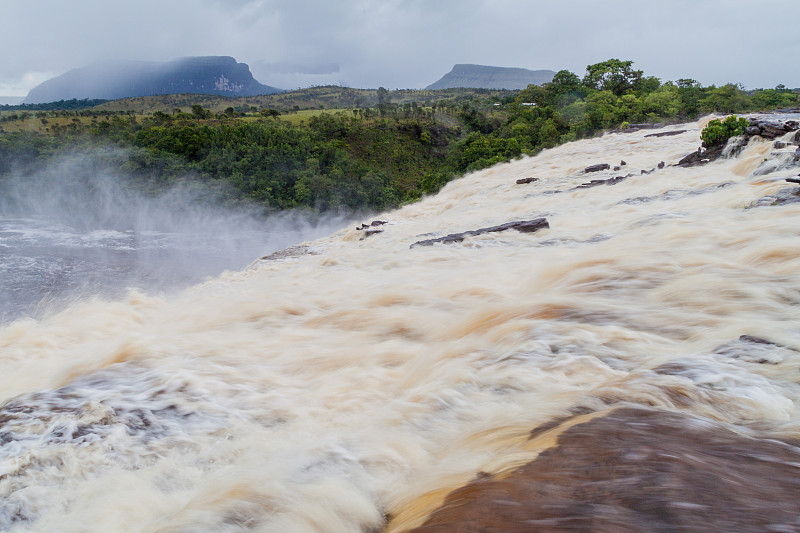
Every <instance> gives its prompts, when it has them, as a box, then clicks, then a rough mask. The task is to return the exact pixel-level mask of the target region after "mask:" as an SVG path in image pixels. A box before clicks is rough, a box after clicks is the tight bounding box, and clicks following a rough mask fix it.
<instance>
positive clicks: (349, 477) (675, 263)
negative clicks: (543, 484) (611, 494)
mask: <svg viewBox="0 0 800 533" xmlns="http://www.w3.org/2000/svg"><path fill="white" fill-rule="evenodd" d="M707 120H708V119H706V120H703V121H701V122H699V123H694V124H689V125H681V126H675V127H671V128H669V129H676V130H677V129H687V130H688V131H687V132H685V133H682V134H680V135H676V136H672V137H660V138H659V137H649V138H648V137H645V135H646V134H648V133H652V131H642V132H638V133H632V134H612V135H606V136H604V137H602V138H598V139H591V140H585V141H580V142H575V143H570V144H567V145H564V146H561V147H558V148H555V149H552V150H548V151H545V152H543V153H542V154H540V155H539V156H537V157H535V158H526V159H522V160H519V161H515V162H512V163H509V164H505V165H500V166H497V167H494V168H492V169H488V170H485V171H482V172H478V173H474V174H470V175H468V176H466V177H464V178H462V179H459V180H456V181H454V182H452V183H450V184H449V185H448V186H447V187H446V188H445V189H444V190H443V191H442V192H441V193H440V194H438V195H437V196H434V197H431V198H427V199H425V200H423V201H421V202H419V203H417V204H414V205H411V206H407V207H405V208H403V209H400V210H398V211H394V212H390V213H384V214H382V215H380V216H379V217H378V218H381V219H382V220H385V221H387V222H388V223H387V224H386V225H384V226H381V229H383V230H384V231H383V232H382V233H379V234H376V235H373V236H370V237H368V238H366V239H363V240H362V239H361V237H362V236H363V232H361V231H357V230H355V228H353V227H351V228H350V229H348V230H345V231H342V232H339V233H337V234H334V235H332V236H330V237H328V238H324V239H321V240H317V241H314V242H310V243H306V247H304V248H302V249H300V251H305V252H306V253H301V254H294V255H293V254H287V257H283V258H279V259H276V260H272V261H262V262H258V263H256V264H255V265H253V266H252V268H250V269H248V270H244V271H241V272H229V273H226V274H224V275H223V276H221V277H219V278H217V279H214V280H212V281H209V282H206V283H204V284H202V285H198V286H195V287H193V288H191V289H189V290H187V291H185V292H183V293H181V294H179V295H176V296H172V297H169V298H167V299H164V298H157V297H152V296H145V295H142V294H140V293H132V294H131V295H130V296H129V297H128V298H127V299H124V300H118V301H110V302H109V301H102V300H92V301H87V302H84V303H79V304H76V305H74V306H72V307H71V308H70V309H68V310H66V311H64V312H62V313H60V314H58V315H55V316H52V317H49V318H47V319H45V320H42V321H38V322H37V321H33V320H20V321H17V322H14V323H12V324H9V325H6V326H5V327H4V329H2V330H0V391H2V394H3V401H5V402H6V403H5V404H4V406H3V407H2V409H0V424H1V425H2V426H1V427H0V495H2V501H0V529H3V530H10V531H63V532H84V531H97V532H106V531H120V532H125V531H131V532H133V531H135V532H189V531H215V532H217V531H231V532H233V531H297V532H305V531H308V532H311V531H329V532H340V531H341V532H358V531H367V530H376V531H379V530H382V529H383V528H385V527H386V526H387V524H386V520H387V517H397V516H402V517H403V520H399V519H398V520H395V521H394V522H391V523H389V525H388V527H389V530H398V529H402V528H404V527H408V526H410V525H416V524H418V523H419V519H420V518H424V515H420V516H416V515H415V513H414V508H415V506H416V505H419V502H420V501H421V500H424V499H426V498H427V499H432V500H436V499H437V498H439V500H440V499H441V496H443V494H444V493H445V492H446V491H448V490H450V489H452V488H454V487H457V486H459V485H460V484H463V483H464V482H466V481H467V480H469V479H471V478H473V477H474V476H475V474H476V473H477V472H479V471H486V472H497V471H501V470H503V469H506V468H508V467H509V466H512V465H515V464H519V463H520V462H524V461H527V460H530V459H531V458H533V457H535V455H536V453H537V452H538V450H537V449H535V448H532V447H531V446H530V445H526V442H527V436H528V433H529V432H530V430H531V429H532V428H534V427H536V426H538V425H540V424H542V423H544V422H547V421H548V420H551V419H553V418H554V417H558V416H563V415H564V414H566V413H568V411H569V409H570V408H574V407H584V408H588V409H589V410H599V409H603V408H605V407H607V406H613V405H621V404H638V405H647V406H656V407H660V408H664V409H668V410H678V411H685V412H690V413H694V414H696V415H700V416H705V417H708V418H710V419H713V420H717V421H721V422H724V423H730V424H736V425H738V426H739V430H740V431H747V429H746V428H747V427H749V426H756V425H757V426H758V427H759V428H762V429H763V428H768V429H769V430H770V431H773V432H775V434H776V435H782V436H792V437H800V416H798V411H797V409H796V403H797V401H798V400H800V353H799V352H798V351H797V349H800V331H798V329H797V327H796V324H797V320H798V318H800V305H798V304H800V278H798V276H797V275H796V273H797V272H798V271H799V270H800V231H798V227H800V204H790V205H782V206H771V205H763V206H760V207H752V206H754V205H755V204H756V203H757V202H758V201H759V200H760V199H762V198H764V197H766V196H769V195H773V194H775V193H777V192H778V191H779V190H781V189H784V188H787V186H788V187H791V186H792V185H791V184H787V183H785V181H784V180H785V178H786V177H790V176H794V175H796V173H797V168H796V167H795V168H792V167H791V166H788V165H787V164H785V161H784V163H781V164H775V163H774V160H775V159H776V158H781V160H782V161H783V160H784V159H786V157H785V156H784V155H781V154H774V153H773V152H775V150H774V149H773V148H772V143H771V142H767V141H752V142H751V144H750V145H749V146H748V147H747V148H746V149H745V150H744V152H743V153H741V154H740V155H739V156H738V157H736V158H733V159H726V160H721V161H718V162H715V163H711V164H709V165H707V166H702V167H696V168H689V169H686V168H678V167H672V166H670V165H673V164H674V163H677V161H678V160H679V159H680V158H681V157H683V156H684V155H686V154H687V153H689V152H691V151H693V150H695V149H696V148H697V147H698V146H699V144H700V140H699V134H700V130H701V128H702V126H704V124H705V123H706V122H707ZM621 160H624V161H625V162H626V165H625V166H623V167H622V168H621V170H619V171H616V172H615V171H607V172H601V173H593V174H588V175H584V174H583V169H584V167H586V166H588V165H591V164H595V163H603V162H606V163H609V164H611V165H615V164H619V163H620V161H621ZM661 161H664V162H665V163H666V166H665V168H663V169H658V168H656V166H657V164H658V163H659V162H661ZM651 169H654V171H653V172H652V173H649V174H642V173H641V170H647V171H649V170H651ZM625 174H631V175H630V177H628V178H627V179H626V180H624V181H622V182H620V183H617V184H614V185H602V186H598V187H592V188H582V189H576V187H577V186H578V185H580V184H582V183H586V182H588V181H589V180H590V179H606V178H610V177H613V176H619V175H625ZM525 177H538V178H539V181H538V182H535V183H530V184H526V185H517V184H516V183H515V181H516V180H517V179H519V178H525ZM762 203H765V202H762ZM767 203H768V202H767ZM542 216H544V217H546V218H547V220H548V222H549V225H550V227H549V229H544V230H540V231H538V232H536V233H520V232H516V231H513V230H510V231H506V232H501V233H488V234H484V235H479V236H473V237H467V238H466V239H465V240H464V241H463V242H461V243H451V244H436V245H434V246H430V247H414V248H410V245H411V244H412V243H414V242H416V241H419V240H422V239H428V238H432V237H438V236H444V235H447V234H450V233H456V232H461V231H466V230H471V229H476V228H482V227H488V226H493V225H497V224H502V223H505V222H509V221H513V220H528V219H533V218H537V217H542ZM741 335H750V336H754V337H759V338H762V339H767V340H769V341H771V342H773V343H775V344H763V343H760V344H759V343H753V342H750V341H747V340H739V337H740V336H741ZM668 363H669V364H670V365H671V366H670V367H669V368H671V369H672V370H671V371H670V372H663V371H658V369H659V367H661V368H665V367H664V366H663V365H667V364H668ZM437 495H438V496H437ZM420 513H421V511H420Z"/></svg>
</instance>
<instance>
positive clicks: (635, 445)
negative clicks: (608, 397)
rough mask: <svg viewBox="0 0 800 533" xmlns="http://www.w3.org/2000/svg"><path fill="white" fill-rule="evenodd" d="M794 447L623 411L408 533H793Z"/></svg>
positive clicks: (472, 490)
mask: <svg viewBox="0 0 800 533" xmlns="http://www.w3.org/2000/svg"><path fill="white" fill-rule="evenodd" d="M765 437H767V436H765ZM797 444H798V443H795V442H784V441H781V440H779V439H776V438H753V437H750V436H745V435H743V434H740V433H737V432H736V431H734V430H733V428H731V427H729V426H725V425H722V424H719V423H717V422H714V421H712V420H709V419H701V418H697V417H694V416H689V415H684V414H681V413H676V412H667V411H659V410H651V409H643V408H633V407H631V408H621V409H617V410H614V411H612V412H611V413H610V414H608V415H606V416H603V417H600V418H595V419H592V420H590V421H588V422H585V423H581V424H577V425H575V426H573V427H572V428H569V429H567V430H566V431H564V433H562V434H561V435H560V436H559V437H558V443H557V445H556V446H555V447H553V448H550V449H547V450H545V451H544V452H542V453H541V454H540V455H539V457H537V458H536V460H534V461H532V462H530V463H528V464H526V465H524V466H522V467H520V468H517V469H516V470H514V471H512V472H510V473H508V474H505V475H501V476H485V475H484V476H481V477H477V478H475V479H474V480H473V481H471V482H470V483H469V484H467V485H465V486H463V487H461V488H459V489H456V490H454V491H452V492H451V493H450V494H449V495H448V496H447V497H446V499H445V502H444V504H443V505H442V506H441V507H440V508H439V509H437V510H436V511H434V512H433V513H432V514H431V515H430V516H429V517H428V519H427V520H426V522H425V523H424V524H423V525H422V526H420V527H418V528H415V529H413V530H411V531H413V532H414V533H445V532H478V531H487V532H490V531H491V532H500V531H503V532H523V531H524V532H529V531H548V532H556V531H563V532H567V531H569V532H587V533H588V532H596V531H602V532H604V533H616V532H632V531H653V532H677V531H692V532H697V533H712V532H714V533H716V532H719V531H737V532H744V531H748V532H749V531H797V525H798V523H800V508H798V505H797V501H798V497H800V450H799V449H798V448H797Z"/></svg>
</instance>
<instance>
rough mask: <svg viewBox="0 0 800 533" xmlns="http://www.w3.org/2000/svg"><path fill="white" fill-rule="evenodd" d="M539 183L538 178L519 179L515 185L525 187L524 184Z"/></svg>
mask: <svg viewBox="0 0 800 533" xmlns="http://www.w3.org/2000/svg"><path fill="white" fill-rule="evenodd" d="M534 181H539V178H520V179H518V180H517V185H525V184H526V183H533V182H534Z"/></svg>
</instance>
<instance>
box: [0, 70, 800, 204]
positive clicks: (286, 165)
mask: <svg viewBox="0 0 800 533" xmlns="http://www.w3.org/2000/svg"><path fill="white" fill-rule="evenodd" d="M798 96H799V95H798V92H797V91H795V90H790V89H787V88H785V87H783V86H781V85H779V86H777V87H776V88H774V89H759V90H756V91H744V90H743V89H742V88H741V87H740V86H737V85H735V84H728V85H724V86H721V87H716V86H710V87H703V86H702V85H701V84H699V83H698V82H696V81H694V80H691V79H680V80H677V81H675V82H664V83H662V82H661V81H660V80H659V79H657V78H655V77H652V76H646V75H644V73H643V72H642V71H640V70H636V69H634V68H633V63H632V62H631V61H621V60H618V59H610V60H608V61H604V62H601V63H597V64H594V65H589V66H588V67H587V69H586V72H585V74H584V76H583V77H580V76H578V75H576V74H574V73H572V72H569V71H565V70H562V71H560V72H558V73H556V74H555V76H554V77H553V80H552V81H551V82H550V83H546V84H544V85H542V86H538V85H529V86H528V87H527V88H525V89H523V90H521V91H493V90H464V89H449V90H444V91H411V90H408V91H387V90H386V89H383V88H379V89H377V90H361V89H350V88H342V87H322V88H313V89H308V90H303V91H295V92H290V93H282V94H278V95H269V96H258V97H250V98H248V99H236V98H232V99H225V98H222V97H218V96H214V97H192V96H190V95H164V96H156V97H149V98H148V99H126V100H119V101H112V102H105V103H102V104H100V105H97V106H95V107H89V108H84V109H73V110H67V109H64V110H54V109H50V110H41V111H32V110H31V111H28V110H19V109H6V110H5V111H2V112H0V128H2V133H0V179H3V177H4V176H5V177H6V178H8V177H9V176H11V175H24V176H35V175H37V171H38V170H40V169H42V168H43V167H45V166H46V165H47V164H48V163H49V162H50V161H53V160H54V159H55V158H57V157H59V156H63V155H66V154H91V155H92V157H93V158H95V160H96V161H97V165H99V166H100V167H104V168H108V169H112V170H113V171H114V172H115V173H116V174H118V175H119V176H120V178H119V179H120V180H121V181H120V186H130V187H135V188H137V189H139V190H142V191H147V192H150V193H153V194H155V193H158V192H159V191H161V190H164V189H165V188H167V187H170V186H172V185H174V184H175V183H178V182H180V181H184V180H189V181H193V182H198V183H204V184H207V185H210V186H214V187H220V186H224V189H225V190H226V191H227V192H226V197H227V199H228V201H231V202H256V203H258V204H260V205H262V206H264V208H266V209H271V210H275V209H294V208H306V209H314V210H319V211H326V210H336V209H349V210H378V209H386V208H391V207H395V206H398V205H400V204H402V203H405V202H412V201H414V200H416V199H418V198H420V197H421V196H422V195H424V194H430V193H434V192H436V191H438V190H439V188H441V187H442V186H443V185H444V184H446V183H447V182H448V181H449V180H451V179H453V178H454V177H456V176H459V175H462V174H463V173H465V172H469V171H472V170H478V169H481V168H485V167H487V166H491V165H493V164H496V163H498V162H501V161H507V160H509V159H512V158H516V157H520V156H522V155H525V154H535V153H537V152H539V151H541V150H543V149H546V148H550V147H554V146H556V145H558V144H561V143H565V142H569V141H572V140H576V139H580V138H585V137H591V136H594V135H599V134H602V133H603V132H604V131H608V130H611V129H614V128H625V127H627V126H628V125H629V124H635V123H648V122H649V123H653V122H678V121H683V120H691V119H694V118H696V117H697V116H698V115H701V114H708V113H720V114H729V113H742V112H748V111H767V110H773V109H780V108H792V107H798V106H800V100H799V99H798ZM226 104H228V105H226ZM137 105H141V106H142V107H143V108H136V106H137ZM154 109H155V110H154ZM108 147H113V148H114V150H103V149H102V148H108ZM104 165H105V166H104Z"/></svg>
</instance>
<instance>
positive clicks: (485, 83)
mask: <svg viewBox="0 0 800 533" xmlns="http://www.w3.org/2000/svg"><path fill="white" fill-rule="evenodd" d="M555 74H556V73H555V72H553V71H552V70H528V69H526V68H509V67H489V66H484V65H455V66H454V67H453V70H451V71H450V72H448V73H447V74H445V75H444V76H443V77H442V78H441V79H440V80H439V81H437V82H435V83H432V84H430V85H428V86H427V87H425V88H426V89H451V88H454V87H472V88H478V89H524V88H525V87H527V86H528V85H530V84H531V83H533V84H534V85H542V84H543V83H548V82H550V81H551V80H552V79H553V76H555Z"/></svg>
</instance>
